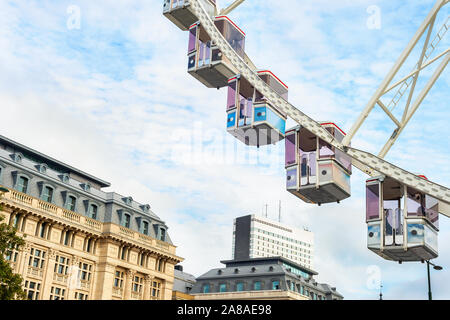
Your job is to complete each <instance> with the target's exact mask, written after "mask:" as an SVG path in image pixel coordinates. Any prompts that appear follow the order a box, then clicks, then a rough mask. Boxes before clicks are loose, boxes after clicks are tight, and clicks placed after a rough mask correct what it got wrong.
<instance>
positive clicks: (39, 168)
mask: <svg viewBox="0 0 450 320" xmlns="http://www.w3.org/2000/svg"><path fill="white" fill-rule="evenodd" d="M36 169H37V171H39V172H40V173H43V174H45V173H47V169H48V166H47V165H46V164H45V163H41V164H38V165H37V166H36Z"/></svg>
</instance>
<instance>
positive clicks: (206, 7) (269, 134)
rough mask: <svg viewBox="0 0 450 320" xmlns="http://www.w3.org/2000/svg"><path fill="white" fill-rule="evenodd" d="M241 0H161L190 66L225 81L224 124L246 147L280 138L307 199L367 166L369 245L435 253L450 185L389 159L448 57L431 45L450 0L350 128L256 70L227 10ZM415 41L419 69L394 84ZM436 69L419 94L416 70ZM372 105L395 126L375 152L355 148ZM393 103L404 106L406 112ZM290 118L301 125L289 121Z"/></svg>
mask: <svg viewBox="0 0 450 320" xmlns="http://www.w3.org/2000/svg"><path fill="white" fill-rule="evenodd" d="M244 1H245V0H236V1H234V2H233V3H232V4H231V5H229V6H228V7H227V8H224V9H219V7H218V4H217V1H215V0H164V4H163V14H164V15H165V16H166V17H167V18H168V19H169V20H170V21H172V22H173V23H174V24H175V25H176V26H177V27H178V28H180V29H181V30H183V31H188V34H189V36H188V53H187V56H188V72H189V74H191V75H192V76H193V77H194V78H196V79H197V80H199V81H200V82H201V83H203V84H204V85H205V86H206V87H208V88H222V87H226V88H227V90H228V95H227V102H226V114H227V116H226V127H227V131H228V132H229V133H230V134H232V135H233V136H234V137H236V138H237V139H239V140H240V141H242V142H243V143H245V144H246V145H248V146H254V147H260V146H263V145H270V144H276V143H279V142H281V141H284V143H285V153H286V157H285V167H286V189H287V191H289V192H290V193H291V194H293V195H294V196H296V197H298V198H300V199H301V200H303V201H305V202H307V203H311V204H318V205H322V204H326V203H332V202H340V201H341V200H344V199H346V198H348V197H350V196H351V190H350V176H351V174H352V166H354V167H356V168H358V169H359V170H361V171H363V172H364V173H366V174H367V175H369V176H370V177H369V179H368V180H367V182H366V222H367V246H368V248H369V249H370V250H371V251H373V252H375V253H376V254H378V255H379V256H381V257H383V258H385V259H387V260H393V261H398V262H400V263H401V262H404V261H405V262H406V261H425V260H430V259H433V258H436V257H437V256H438V245H437V237H438V232H439V214H443V215H445V216H447V217H450V189H449V188H447V187H446V186H442V185H439V184H437V183H434V182H432V181H430V180H428V179H427V178H426V177H425V176H423V175H416V174H413V173H410V172H408V171H407V170H404V169H402V168H400V167H398V166H396V165H394V164H392V163H389V162H387V161H385V160H384V157H385V156H386V154H387V153H388V152H389V150H390V149H391V147H392V146H393V145H394V144H395V142H396V141H397V139H398V137H399V136H400V134H401V133H402V131H403V130H404V129H405V127H406V126H407V125H408V123H409V122H410V120H411V118H412V117H413V115H414V114H415V112H416V111H417V110H418V108H419V107H420V105H421V104H422V102H423V101H424V99H425V98H426V96H427V94H428V93H429V91H430V89H431V88H432V87H433V86H434V84H435V83H436V81H437V80H438V79H439V77H440V75H441V74H442V72H443V71H444V70H445V68H446V66H447V64H448V63H449V61H450V48H447V49H445V50H444V51H442V52H440V53H437V54H436V52H435V51H436V49H437V48H438V44H439V43H440V42H441V41H442V39H444V37H445V36H446V34H447V31H448V30H449V28H450V16H447V17H446V19H444V24H443V25H442V26H436V25H435V24H436V20H437V19H436V18H437V16H438V14H439V13H440V12H442V11H443V10H442V8H443V7H444V6H445V5H447V4H448V3H449V2H450V0H437V1H436V4H435V5H434V6H433V8H432V10H431V11H430V13H429V14H428V15H427V17H426V18H425V20H424V22H423V23H422V24H421V26H420V27H419V29H418V30H417V32H416V33H415V35H414V36H413V38H412V39H411V41H410V42H409V43H408V45H407V47H406V48H405V49H404V51H403V52H402V54H401V55H400V57H399V58H398V60H397V61H396V63H395V64H394V66H393V67H392V69H391V70H390V72H389V73H388V74H387V75H386V77H385V78H384V80H383V81H382V83H381V84H380V86H379V88H378V89H377V91H376V92H375V93H374V95H373V96H372V97H371V98H370V100H369V102H368V104H367V105H366V107H365V108H364V109H363V111H362V112H361V114H360V116H359V117H358V119H357V120H356V122H355V123H354V124H353V126H352V128H351V129H350V131H349V132H348V133H347V134H346V133H345V132H344V131H343V130H342V129H341V128H340V127H339V126H338V125H337V124H335V123H334V122H332V121H327V122H317V121H315V120H313V119H312V118H310V117H308V116H307V115H306V114H305V113H303V112H302V111H301V110H299V109H297V108H296V107H295V106H293V105H292V104H291V103H289V102H288V86H287V85H286V84H285V83H284V82H283V81H282V80H280V79H279V78H278V77H277V76H276V75H275V74H273V73H272V72H271V71H270V70H268V69H258V68H256V66H255V64H254V63H253V62H252V61H251V59H250V58H249V57H248V56H247V54H246V53H245V37H246V34H245V32H243V31H242V30H241V29H240V28H239V27H238V26H237V25H236V24H235V23H234V22H233V21H232V20H231V19H229V18H228V17H227V14H229V13H230V12H231V11H233V10H234V9H235V8H237V7H238V6H239V5H240V4H242V3H243V2H244ZM436 30H437V31H436ZM421 39H424V41H423V42H421V41H420V40H421ZM415 48H418V49H419V50H420V56H419V58H418V60H417V63H416V64H415V67H414V68H413V70H412V71H411V72H410V73H409V74H407V75H405V76H404V77H402V78H401V79H400V80H397V81H396V82H394V79H396V77H398V76H401V74H400V70H401V68H402V66H404V65H405V61H406V60H407V59H408V58H409V57H412V56H413V55H412V52H413V50H414V49H415ZM436 65H437V67H436ZM431 68H434V72H433V73H432V75H431V76H429V78H428V79H427V82H426V84H425V86H424V87H423V88H422V90H421V91H420V92H418V93H417V96H415V95H414V94H415V92H416V88H417V83H418V80H419V78H421V80H423V78H425V77H426V76H425V75H424V72H423V70H424V69H427V70H428V69H431ZM427 74H428V73H427ZM391 96H393V98H390V97H391ZM403 97H405V98H406V99H402V98H403ZM413 98H414V99H413ZM386 99H387V100H386ZM405 100H406V102H405ZM386 101H388V102H386ZM376 106H378V107H380V108H381V110H382V111H383V112H385V113H386V115H387V116H388V117H389V118H390V120H391V121H392V122H393V123H394V124H395V126H396V129H395V130H394V132H393V133H392V135H391V137H390V138H389V139H388V141H387V142H386V144H385V145H384V146H383V147H382V149H381V151H380V152H379V154H378V155H374V154H371V153H369V152H366V151H363V150H359V149H356V148H354V147H352V146H351V141H352V139H353V137H354V136H355V135H356V133H357V132H358V130H359V129H360V128H361V126H362V125H363V123H364V122H365V121H366V119H367V118H368V117H369V116H370V115H371V113H372V112H373V110H374V108H375V107H376ZM401 108H403V109H401ZM395 109H396V110H397V111H396V113H398V112H399V111H402V112H401V119H400V118H398V117H396V116H395V114H394V112H393V111H394V110H395ZM287 118H291V119H292V120H294V121H295V122H297V124H298V125H297V126H296V127H294V128H290V129H286V120H287Z"/></svg>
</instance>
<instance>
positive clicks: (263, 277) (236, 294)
mask: <svg viewBox="0 0 450 320" xmlns="http://www.w3.org/2000/svg"><path fill="white" fill-rule="evenodd" d="M222 263H223V264H225V267H224V268H217V269H212V270H210V271H208V272H207V273H205V274H203V275H202V276H200V277H198V278H197V282H196V283H195V285H194V288H193V289H192V291H191V292H192V293H191V294H192V295H193V296H194V297H195V299H196V300H342V299H343V296H342V295H341V294H339V292H337V291H336V288H334V287H330V286H329V285H327V284H319V283H317V281H316V280H315V279H314V276H315V275H317V272H314V271H312V270H310V269H308V268H305V267H303V266H301V265H298V264H296V263H294V262H292V261H290V260H288V259H285V258H283V257H270V258H253V259H245V260H231V261H222Z"/></svg>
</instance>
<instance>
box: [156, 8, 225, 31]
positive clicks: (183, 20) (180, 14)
mask: <svg viewBox="0 0 450 320" xmlns="http://www.w3.org/2000/svg"><path fill="white" fill-rule="evenodd" d="M200 2H201V4H202V5H203V8H205V10H206V12H207V13H208V14H209V16H210V17H214V16H215V15H216V10H217V9H216V1H215V0H200ZM163 14H164V16H166V18H167V19H169V20H170V21H172V22H173V23H174V24H175V25H176V26H177V27H178V28H180V29H181V30H183V31H187V30H189V27H190V26H191V25H192V24H193V23H195V22H197V21H198V18H197V16H196V15H195V14H194V12H193V11H192V7H191V4H190V3H189V0H164V5H163Z"/></svg>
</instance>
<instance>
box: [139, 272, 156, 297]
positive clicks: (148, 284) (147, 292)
mask: <svg viewBox="0 0 450 320" xmlns="http://www.w3.org/2000/svg"><path fill="white" fill-rule="evenodd" d="M153 278H154V277H153V276H150V275H148V274H147V275H145V277H144V294H143V296H142V300H150V298H151V292H152V280H153Z"/></svg>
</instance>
